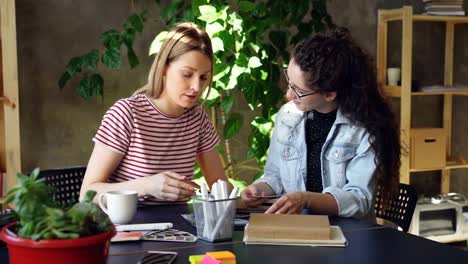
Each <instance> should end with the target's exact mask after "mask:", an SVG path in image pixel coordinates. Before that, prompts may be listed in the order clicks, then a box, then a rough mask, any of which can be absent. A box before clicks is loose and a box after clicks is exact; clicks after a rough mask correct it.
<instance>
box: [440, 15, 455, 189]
mask: <svg viewBox="0 0 468 264" xmlns="http://www.w3.org/2000/svg"><path fill="white" fill-rule="evenodd" d="M454 32H455V25H454V23H453V22H447V23H446V30H445V65H444V85H453V48H454ZM452 99H453V95H451V94H445V95H444V113H443V118H444V119H443V122H444V124H443V126H444V130H445V137H446V141H447V149H446V151H447V152H446V157H447V158H450V157H451V156H452V154H451V153H452V108H453V105H452V104H453V103H452ZM440 181H441V187H440V188H441V192H442V193H448V192H449V191H450V170H448V169H443V170H442V172H441V180H440Z"/></svg>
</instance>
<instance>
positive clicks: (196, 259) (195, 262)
mask: <svg viewBox="0 0 468 264" xmlns="http://www.w3.org/2000/svg"><path fill="white" fill-rule="evenodd" d="M204 256H205V255H192V256H189V261H190V264H200V261H201V260H202V259H203V257H204Z"/></svg>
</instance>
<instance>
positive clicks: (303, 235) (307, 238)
mask: <svg viewBox="0 0 468 264" xmlns="http://www.w3.org/2000/svg"><path fill="white" fill-rule="evenodd" d="M244 243H245V244H269V245H295V246H334V247H344V246H346V244H347V240H346V238H345V237H344V234H343V232H342V231H341V228H340V227H338V226H330V222H329V221H328V216H325V215H286V214H279V215H276V214H267V215H266V214H252V215H251V217H250V223H249V224H248V225H247V226H246V227H245V230H244Z"/></svg>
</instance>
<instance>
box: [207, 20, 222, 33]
mask: <svg viewBox="0 0 468 264" xmlns="http://www.w3.org/2000/svg"><path fill="white" fill-rule="evenodd" d="M205 30H206V33H208V35H209V36H210V37H213V35H214V34H216V33H219V32H220V31H223V30H224V27H223V26H221V24H220V23H218V22H214V23H208V24H207V25H206V27H205Z"/></svg>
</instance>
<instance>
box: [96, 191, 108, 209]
mask: <svg viewBox="0 0 468 264" xmlns="http://www.w3.org/2000/svg"><path fill="white" fill-rule="evenodd" d="M105 195H106V194H105V193H101V194H99V198H98V202H99V207H101V209H102V210H103V211H104V213H106V214H109V211H107V208H106V207H105V206H104V202H103V201H102V198H104V196H105Z"/></svg>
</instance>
